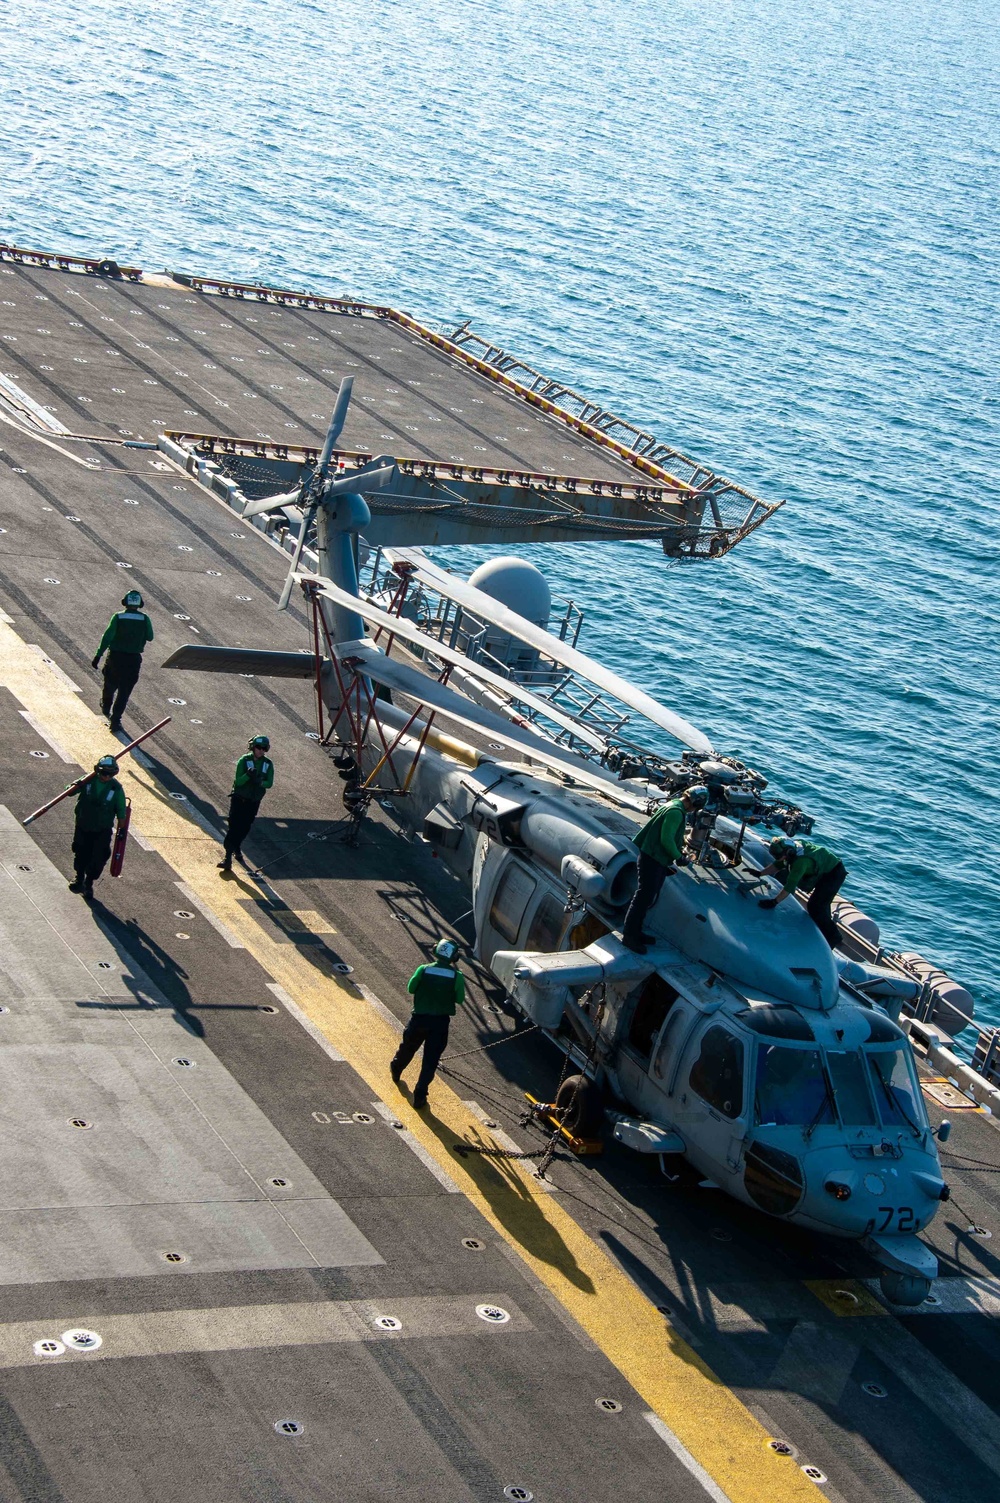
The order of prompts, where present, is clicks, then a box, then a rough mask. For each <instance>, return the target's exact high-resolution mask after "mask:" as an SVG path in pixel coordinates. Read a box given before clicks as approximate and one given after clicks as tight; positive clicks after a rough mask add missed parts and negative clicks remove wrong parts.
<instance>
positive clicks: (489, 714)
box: [334, 642, 648, 811]
mask: <svg viewBox="0 0 1000 1503" xmlns="http://www.w3.org/2000/svg"><path fill="white" fill-rule="evenodd" d="M334 651H335V652H336V655H337V657H338V659H339V660H340V661H341V662H347V663H349V664H350V665H351V666H352V667H354V668H356V669H357V670H358V671H359V672H360V673H362V674H364V676H365V677H366V678H370V679H372V680H374V682H375V683H377V684H382V685H383V687H384V688H386V689H394V690H397V691H398V692H399V693H400V694H408V695H410V696H411V698H413V699H415V700H418V701H419V702H420V703H421V704H424V705H426V706H427V707H428V709H432V710H434V711H435V712H436V713H437V714H439V715H443V716H444V717H445V719H446V720H454V721H457V722H458V724H459V725H462V726H465V727H467V728H468V729H470V730H475V731H479V732H481V733H484V734H486V735H488V736H489V737H490V738H491V739H492V740H494V741H499V742H501V743H502V744H503V745H504V746H506V747H509V748H510V749H511V750H512V751H515V752H520V754H521V755H522V756H525V757H530V758H531V759H532V760H533V761H535V762H540V763H542V765H543V766H545V767H549V768H551V769H552V771H554V772H558V773H562V774H563V775H564V776H566V777H570V778H573V779H574V780H575V781H576V782H578V783H586V784H587V785H588V786H589V787H591V788H595V789H597V790H599V791H600V792H601V793H605V794H608V795H609V796H610V797H611V798H613V799H615V800H616V801H617V802H618V803H621V804H624V805H625V806H626V807H628V808H631V809H637V810H641V811H645V809H646V805H647V802H648V801H647V800H644V799H639V798H636V797H635V796H634V795H630V794H628V793H626V792H624V790H623V789H622V788H621V786H620V785H619V784H618V783H617V781H616V780H615V777H614V775H613V774H612V773H610V772H605V771H604V770H603V769H602V768H599V767H596V766H595V765H594V764H593V763H592V762H585V761H584V760H583V759H582V758H581V757H575V756H574V755H573V753H572V752H569V751H563V750H561V749H560V748H558V747H556V746H555V745H553V743H552V742H551V741H546V740H545V739H544V738H543V737H542V736H538V735H536V734H535V733H534V731H529V730H526V729H524V728H523V727H521V726H517V725H514V724H512V722H511V721H509V720H505V719H504V718H503V716H501V715H496V714H494V712H493V711H492V710H486V709H484V708H483V707H482V706H481V705H478V704H476V703H475V702H474V701H473V700H471V699H466V698H465V697H464V696H463V695H461V694H458V693H456V691H455V690H454V689H449V688H448V687H447V685H445V684H440V683H438V681H437V679H434V678H429V677H428V676H427V674H425V673H421V672H420V671H419V669H416V668H410V667H408V666H407V665H406V664H405V663H401V662H399V661H398V660H397V659H396V658H387V657H386V656H385V654H384V653H382V652H380V651H379V650H378V648H376V647H373V646H372V645H371V643H369V642H338V643H337V645H336V647H335V648H334Z"/></svg>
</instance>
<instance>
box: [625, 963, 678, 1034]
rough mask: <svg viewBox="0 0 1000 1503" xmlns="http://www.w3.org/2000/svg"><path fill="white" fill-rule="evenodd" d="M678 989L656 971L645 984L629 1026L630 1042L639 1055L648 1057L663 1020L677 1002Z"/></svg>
mask: <svg viewBox="0 0 1000 1503" xmlns="http://www.w3.org/2000/svg"><path fill="white" fill-rule="evenodd" d="M679 995H680V993H679V992H678V991H677V988H676V987H674V986H671V985H670V982H669V981H664V979H663V977H662V976H661V975H659V974H658V972H656V971H654V972H653V974H652V976H650V977H649V979H648V980H647V981H646V982H645V983H644V985H643V988H642V991H641V992H640V993H639V1000H638V1002H637V1003H636V1004H635V1012H634V1013H633V1014H632V1021H631V1023H630V1024H629V1030H628V1041H629V1043H630V1045H631V1046H632V1048H633V1049H634V1050H635V1051H636V1053H637V1054H642V1055H647V1054H648V1053H649V1051H650V1050H651V1049H652V1047H653V1040H654V1039H655V1038H656V1035H657V1034H658V1033H659V1031H660V1029H661V1028H662V1027H663V1020H664V1018H665V1017H666V1016H667V1013H668V1012H669V1011H670V1009H671V1007H673V1005H674V1003H675V1002H676V1001H677V998H678V996H679Z"/></svg>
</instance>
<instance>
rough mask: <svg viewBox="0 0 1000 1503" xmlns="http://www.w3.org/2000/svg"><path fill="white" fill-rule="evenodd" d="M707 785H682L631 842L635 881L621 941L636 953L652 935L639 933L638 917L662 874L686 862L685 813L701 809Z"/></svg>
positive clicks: (654, 895) (653, 895) (649, 905)
mask: <svg viewBox="0 0 1000 1503" xmlns="http://www.w3.org/2000/svg"><path fill="white" fill-rule="evenodd" d="M707 802H708V789H707V788H703V787H702V786H701V784H700V783H698V784H695V785H694V787H692V788H685V790H684V792H683V793H682V794H681V796H680V798H672V799H668V801H667V802H666V803H665V804H661V805H660V807H659V808H658V809H657V810H656V811H655V812H654V814H653V815H652V817H651V818H650V819H648V820H647V821H646V823H645V824H644V825H643V827H642V829H641V830H640V831H639V833H638V835H636V836H635V840H634V843H635V845H637V846H638V848H639V868H638V884H637V886H636V889H635V896H634V897H633V899H632V901H631V903H630V904H629V907H628V912H627V913H626V915H625V924H624V926H623V929H622V944H623V945H624V946H625V948H626V949H627V950H635V951H636V952H637V953H638V954H639V955H643V954H645V952H646V948H647V946H648V945H651V944H653V942H654V940H655V938H656V936H655V935H653V934H645V933H643V928H642V921H643V919H644V918H645V917H646V914H647V913H648V912H649V910H650V909H651V908H652V906H653V904H654V903H655V902H656V900H657V898H658V897H659V896H660V891H661V889H662V887H663V882H664V878H666V877H672V876H673V875H674V873H675V872H676V871H677V868H678V866H684V865H685V864H686V857H685V855H684V835H685V831H686V828H687V816H688V815H689V814H693V813H694V811H695V810H696V809H703V808H704V807H705V805H706V803H707Z"/></svg>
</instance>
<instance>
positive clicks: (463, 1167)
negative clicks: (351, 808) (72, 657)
mask: <svg viewBox="0 0 1000 1503" xmlns="http://www.w3.org/2000/svg"><path fill="white" fill-rule="evenodd" d="M0 683H3V684H5V685H6V687H7V688H8V689H9V690H10V691H11V693H12V694H13V695H14V696H15V698H17V699H18V700H19V701H20V703H21V704H22V706H23V707H24V708H25V709H26V710H29V711H30V712H31V714H32V715H33V716H34V717H36V718H37V720H38V722H39V724H40V725H43V726H45V727H46V728H47V729H48V730H49V731H50V732H51V734H52V735H53V736H55V737H57V739H58V740H59V742H60V744H61V745H62V746H64V747H65V748H66V750H67V752H69V753H70V754H71V755H72V756H74V757H76V758H77V760H78V761H79V763H80V764H81V765H82V766H83V767H90V766H92V765H93V763H94V761H95V760H96V759H97V757H99V756H101V755H102V754H103V753H105V752H107V751H114V750H117V749H118V748H119V743H118V742H116V741H115V740H114V739H113V738H112V737H111V735H110V732H109V731H108V730H107V729H106V727H105V726H104V724H103V722H102V721H101V720H100V719H99V717H98V715H97V714H96V713H95V712H94V711H93V710H90V709H89V708H88V707H87V705H86V704H84V703H82V702H81V696H79V695H77V694H73V693H71V692H70V690H69V689H68V688H67V687H66V686H65V684H64V683H63V682H62V681H61V680H60V678H59V677H58V676H57V673H56V672H55V671H54V670H53V669H52V668H50V667H49V666H48V665H47V664H46V663H45V662H44V661H43V660H42V659H41V658H40V657H39V656H38V654H37V653H34V652H31V651H30V650H29V649H28V647H27V645H26V644H25V643H24V642H23V641H22V640H21V638H20V637H19V636H18V635H17V633H16V632H15V631H14V630H13V628H12V626H10V625H8V624H5V623H2V622H0ZM122 782H123V785H124V787H125V791H126V793H127V794H128V796H129V797H130V798H131V800H132V808H133V820H134V823H135V825H136V826H137V827H138V828H139V830H140V831H141V832H142V834H143V836H144V837H145V838H146V839H147V840H149V841H150V843H151V844H152V845H153V846H154V848H155V849H156V850H157V852H158V853H159V854H160V856H161V857H162V858H163V859H164V860H165V861H166V862H167V863H168V864H169V865H170V866H172V867H173V869H174V871H175V872H176V873H177V874H178V876H179V877H180V878H181V879H182V880H183V881H184V882H186V883H187V884H188V885H189V887H191V888H192V889H193V891H194V892H196V893H197V894H198V896H199V898H201V900H202V901H203V902H204V903H207V904H208V905H209V906H210V907H211V908H212V910H213V911H214V912H215V913H216V914H217V915H218V917H219V918H220V919H221V920H222V921H223V922H224V923H225V924H226V925H227V926H228V927H229V928H230V929H231V930H232V931H233V933H234V934H235V935H236V936H237V937H238V938H239V939H240V940H242V942H243V944H244V945H245V946H246V948H247V949H248V950H249V951H250V952H251V954H252V955H253V956H254V958H255V959H256V960H257V961H258V962H259V963H260V965H261V966H262V967H263V968H264V970H265V971H266V972H267V973H268V975H269V976H270V977H271V978H272V979H273V980H274V981H276V982H278V983H279V984H280V985H281V986H283V987H284V988H285V990H286V991H287V992H289V993H290V995H291V996H292V998H293V999H294V1000H295V1002H296V1003H297V1004H298V1006H299V1007H301V1008H302V1010H303V1012H305V1013H306V1015H307V1016H308V1017H309V1018H310V1020H311V1021H312V1022H313V1023H315V1024H316V1026H317V1027H319V1028H320V1029H321V1030H322V1032H323V1033H324V1034H325V1036H326V1037H327V1039H329V1041H330V1043H331V1044H332V1045H333V1046H334V1048H335V1049H337V1050H339V1052H340V1053H341V1054H343V1055H344V1057H345V1058H346V1059H347V1060H348V1061H349V1062H350V1064H351V1065H352V1066H353V1068H354V1069H355V1070H356V1071H357V1072H358V1074H359V1075H360V1076H361V1077H362V1079H363V1080H364V1081H365V1082H366V1084H367V1085H368V1086H369V1087H370V1088H371V1089H372V1090H373V1091H374V1092H375V1093H376V1094H377V1095H378V1096H379V1097H380V1098H382V1099H384V1100H387V1101H390V1102H391V1103H392V1104H393V1108H394V1109H395V1110H398V1112H399V1115H400V1117H401V1119H402V1120H403V1121H404V1122H405V1124H406V1126H407V1127H408V1128H409V1129H410V1131H411V1132H412V1133H413V1134H414V1135H415V1136H416V1138H417V1139H418V1140H419V1142H420V1143H421V1144H422V1145H423V1146H424V1147H425V1148H426V1149H427V1150H428V1152H430V1153H431V1154H433V1156H434V1157H435V1159H437V1161H438V1163H440V1164H441V1166H442V1167H443V1168H444V1169H445V1170H446V1171H447V1172H448V1174H449V1175H451V1177H452V1179H453V1180H454V1181H455V1182H456V1183H457V1184H458V1185H459V1186H460V1188H461V1189H462V1191H463V1192H464V1194H465V1195H466V1196H467V1197H468V1199H469V1200H470V1201H471V1203H472V1204H473V1205H474V1206H475V1207H476V1208H477V1209H478V1210H479V1211H480V1212H481V1213H482V1214H483V1215H484V1216H485V1217H486V1219H487V1220H488V1221H489V1222H491V1224H492V1225H493V1226H494V1227H495V1229H496V1230H497V1232H498V1233H499V1234H500V1235H501V1236H502V1237H504V1238H505V1239H506V1241H507V1242H508V1243H509V1244H510V1246H511V1247H512V1248H513V1249H514V1250H515V1251H516V1252H517V1253H519V1254H520V1256H521V1257H522V1258H523V1259H524V1261H525V1262H526V1263H527V1264H528V1265H529V1267H530V1268H531V1269H532V1270H533V1271H534V1273H535V1274H536V1275H537V1276H538V1277H539V1278H540V1279H541V1280H542V1282H543V1283H544V1284H545V1285H546V1286H547V1287H548V1288H549V1289H550V1290H551V1291H552V1293H553V1294H554V1295H555V1296H556V1298H557V1299H558V1300H559V1301H560V1303H561V1304H562V1305H563V1306H564V1307H565V1309H566V1310H568V1311H569V1313H570V1314H571V1315H572V1316H573V1317H574V1319H575V1320H576V1321H577V1322H578V1323H579V1324H580V1325H581V1326H582V1328H583V1329H584V1330H585V1331H586V1332H587V1334H588V1335H589V1336H590V1337H591V1338H592V1340H593V1341H594V1342H595V1343H596V1344H597V1346H598V1347H599V1348H600V1349H601V1351H602V1352H603V1353H604V1354H605V1356H607V1357H608V1358H609V1359H610V1361H611V1362H612V1363H614V1365H615V1366H616V1367H617V1368H618V1369H619V1371H620V1372H621V1373H622V1375H623V1376H624V1377H625V1378H626V1379H627V1380H628V1382H629V1383H630V1384H631V1385H632V1387H633V1388H634V1389H636V1391H637V1392H638V1393H639V1394H640V1396H641V1397H642V1399H643V1401H644V1402H645V1403H646V1404H647V1405H648V1406H649V1408H650V1409H651V1410H652V1411H653V1412H654V1413H655V1414H656V1415H658V1416H659V1418H660V1419H661V1420H662V1421H663V1422H664V1423H665V1424H666V1425H668V1426H669V1427H670V1429H671V1430H672V1431H673V1432H674V1433H675V1435H676V1436H677V1437H678V1438H679V1439H680V1440H681V1442H682V1443H683V1444H684V1445H685V1446H686V1447H687V1449H688V1450H689V1451H690V1453H691V1455H692V1456H693V1457H694V1459H695V1460H696V1461H697V1462H698V1463H699V1464H700V1465H701V1466H702V1467H704V1469H705V1470H706V1471H707V1472H708V1473H709V1475H710V1476H711V1477H712V1478H714V1480H715V1482H716V1484H717V1485H718V1486H719V1487H720V1488H721V1489H722V1490H723V1491H724V1492H725V1493H726V1494H727V1496H728V1497H729V1498H730V1499H731V1500H732V1503H816V1490H815V1485H814V1484H813V1483H812V1482H810V1481H809V1480H808V1479H807V1478H806V1477H805V1476H804V1475H803V1474H802V1472H801V1471H800V1470H799V1467H798V1466H797V1465H796V1464H795V1463H794V1462H793V1461H790V1460H789V1459H788V1458H785V1457H779V1456H777V1455H775V1453H774V1452H772V1451H770V1450H769V1449H768V1446H767V1441H768V1432H767V1431H766V1430H765V1429H764V1428H763V1426H762V1425H761V1424H760V1423H759V1421H758V1420H756V1419H755V1418H754V1417H753V1415H752V1414H751V1413H750V1411H749V1410H748V1409H747V1408H746V1406H745V1405H744V1404H743V1403H741V1402H740V1400H739V1399H738V1398H737V1397H736V1395H735V1394H733V1393H732V1392H731V1391H730V1390H729V1389H728V1388H727V1387H726V1386H725V1385H724V1384H723V1383H722V1382H720V1380H719V1379H718V1378H717V1377H716V1376H715V1375H714V1374H713V1373H712V1372H711V1370H710V1369H709V1368H708V1367H707V1366H706V1365H705V1363H704V1362H703V1361H702V1360H701V1358H700V1357H698V1356H697V1354H696V1353H695V1352H693V1351H692V1350H691V1348H690V1347H689V1346H687V1345H686V1343H685V1342H683V1341H681V1340H680V1338H679V1337H678V1336H677V1335H676V1333H675V1332H674V1331H672V1330H671V1328H670V1326H669V1325H668V1324H667V1322H666V1321H665V1320H664V1318H663V1316H662V1315H661V1314H660V1313H659V1312H658V1311H657V1310H656V1308H655V1307H654V1306H653V1305H652V1304H650V1302H649V1301H648V1300H647V1299H646V1298H645V1296H644V1295H643V1294H641V1293H640V1291H639V1290H638V1289H637V1288H636V1286H635V1285H634V1284H633V1283H632V1281H631V1280H630V1279H629V1278H627V1277H626V1275H625V1274H624V1273H622V1272H621V1270H620V1269H619V1268H618V1266H617V1265H616V1264H615V1263H613V1262H612V1261H611V1259H610V1258H609V1257H608V1256H607V1254H606V1253H605V1252H604V1251H603V1250H602V1249H601V1248H600V1247H599V1246H598V1244H597V1243H596V1242H595V1241H594V1240H593V1239H592V1238H591V1237H590V1236H588V1235H587V1233H586V1232H584V1231H583V1230H582V1228H581V1227H579V1226H578V1225H577V1223H576V1222H575V1221H574V1220H573V1218H572V1217H571V1216H570V1215H569V1214H568V1213H567V1212H566V1211H565V1210H564V1209H563V1207H562V1206H561V1205H560V1204H559V1202H558V1198H557V1197H556V1196H554V1195H551V1194H547V1193H539V1191H538V1187H537V1186H535V1185H533V1184H532V1182H531V1180H530V1177H529V1175H530V1170H525V1169H524V1168H523V1166H522V1165H519V1164H516V1163H514V1162H511V1161H509V1160H506V1161H505V1160H502V1159H501V1160H496V1159H495V1160H486V1159H483V1158H482V1157H480V1156H479V1155H476V1154H473V1155H470V1156H469V1157H468V1158H460V1157H458V1155H457V1154H455V1153H454V1151H453V1149H454V1145H455V1144H457V1143H461V1142H463V1141H464V1142H484V1143H487V1144H488V1143H490V1142H491V1141H492V1140H491V1139H490V1137H489V1134H488V1133H487V1132H486V1131H485V1129H484V1128H483V1126H482V1124H481V1123H480V1122H478V1121H477V1120H476V1118H475V1117H474V1116H472V1115H471V1113H470V1112H469V1110H468V1108H467V1107H466V1106H464V1105H463V1103H462V1102H461V1101H460V1100H459V1098H458V1097H457V1096H456V1095H455V1093H454V1092H453V1091H452V1090H451V1089H450V1088H449V1087H448V1086H446V1085H444V1084H442V1083H439V1082H435V1084H434V1086H433V1087H432V1092H431V1112H430V1113H425V1114H424V1115H423V1116H421V1115H420V1114H418V1113H417V1112H414V1111H413V1109H412V1108H411V1106H410V1105H409V1102H408V1100H407V1099H406V1098H405V1097H403V1096H401V1095H400V1094H399V1093H398V1092H397V1091H396V1089H395V1087H394V1085H393V1084H392V1081H391V1079H390V1077H389V1070H388V1062H389V1059H390V1058H391V1056H392V1054H393V1052H394V1051H395V1048H396V1045H397V1043H398V1034H397V1033H396V1032H394V1031H393V1029H392V1028H391V1027H390V1026H389V1024H388V1023H386V1022H385V1021H384V1019H383V1018H381V1017H380V1016H379V1015H378V1013H377V1012H376V1011H375V1009H374V1008H373V1007H371V1006H370V1005H369V1004H368V1003H367V1002H366V1001H365V1000H364V998H363V997H361V996H359V995H358V993H357V992H356V990H355V989H354V988H353V987H351V986H350V985H349V984H346V985H345V984H344V982H343V981H342V980H341V979H340V978H339V977H338V976H337V975H336V973H335V972H334V971H333V970H332V963H330V964H329V965H326V966H325V967H324V963H323V960H322V956H317V955H316V952H312V955H311V958H306V957H305V956H304V955H302V954H300V953H299V951H298V949H297V947H296V946H294V945H289V944H288V943H287V938H286V939H284V940H282V939H279V938H277V937H275V936H274V934H273V932H272V923H271V921H269V920H268V919H267V917H266V915H267V913H268V911H269V910H273V909H274V908H275V907H278V908H281V906H282V905H281V904H280V902H279V903H275V901H274V899H273V898H272V897H271V896H270V895H269V894H268V893H267V892H266V891H265V890H263V889H261V888H259V887H257V886H256V885H255V884H254V883H253V882H252V881H251V880H250V879H249V878H247V877H244V876H243V875H238V876H236V877H234V879H233V880H230V881H222V880H220V877H219V873H218V871H217V870H216V864H215V863H216V861H217V860H218V857H219V845H218V843H217V842H216V841H215V840H213V839H212V838H211V836H209V835H208V834H206V833H205V832H204V830H202V829H201V828H200V827H199V826H198V825H197V824H195V823H194V821H193V820H192V819H190V818H188V817H187V816H186V815H185V813H184V810H183V805H180V804H178V803H177V802H176V801H175V800H173V799H171V798H170V797H169V795H168V794H167V793H166V791H165V790H164V789H163V788H162V787H161V786H160V785H159V784H158V783H157V782H156V780H155V779H154V778H153V777H151V776H150V774H149V773H148V772H146V771H144V770H143V769H142V768H140V767H139V766H138V765H137V764H136V763H135V762H133V761H132V760H131V759H130V758H126V759H125V760H124V761H123V763H122ZM67 804H68V801H67ZM49 817H50V818H52V819H53V820H55V819H60V820H62V821H63V823H64V825H65V828H66V837H67V845H68V844H69V820H68V807H67V809H66V810H63V811H62V812H61V813H60V812H54V813H53V814H52V815H51V816H49ZM124 880H126V881H127V880H128V875H127V868H126V876H125V879H124ZM317 962H318V963H317ZM324 969H325V971H326V972H327V973H326V974H324Z"/></svg>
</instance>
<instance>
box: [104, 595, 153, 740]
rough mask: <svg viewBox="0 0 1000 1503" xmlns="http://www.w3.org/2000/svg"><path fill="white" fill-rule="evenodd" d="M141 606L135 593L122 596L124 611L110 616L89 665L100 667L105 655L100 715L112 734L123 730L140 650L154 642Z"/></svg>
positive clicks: (140, 665)
mask: <svg viewBox="0 0 1000 1503" xmlns="http://www.w3.org/2000/svg"><path fill="white" fill-rule="evenodd" d="M143 603H144V602H143V598H142V596H141V595H140V594H139V591H138V590H129V592H128V594H127V595H124V596H123V597H122V605H123V606H124V607H125V609H124V610H122V611H116V613H115V614H114V615H113V616H112V617H111V620H110V621H109V622H108V629H107V631H106V632H105V633H104V636H103V637H102V638H101V645H100V647H99V648H98V649H97V652H96V654H95V655H94V658H93V661H92V662H91V665H90V666H91V667H92V668H97V667H99V666H100V662H101V657H102V656H103V654H104V653H105V652H107V654H108V661H107V662H106V663H105V665H104V689H103V690H102V692H101V712H102V714H104V715H106V716H107V717H108V719H109V720H110V722H111V729H112V730H113V731H120V730H121V728H122V716H123V715H124V713H125V706H126V705H127V704H128V701H129V695H130V694H131V693H132V690H133V689H134V688H135V686H136V683H137V682H138V679H139V672H140V670H141V668H142V650H143V648H144V647H145V645H146V643H147V642H152V640H153V623H152V622H151V621H150V619H149V617H148V616H147V615H146V613H145V611H144V610H143V609H142V607H143Z"/></svg>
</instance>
